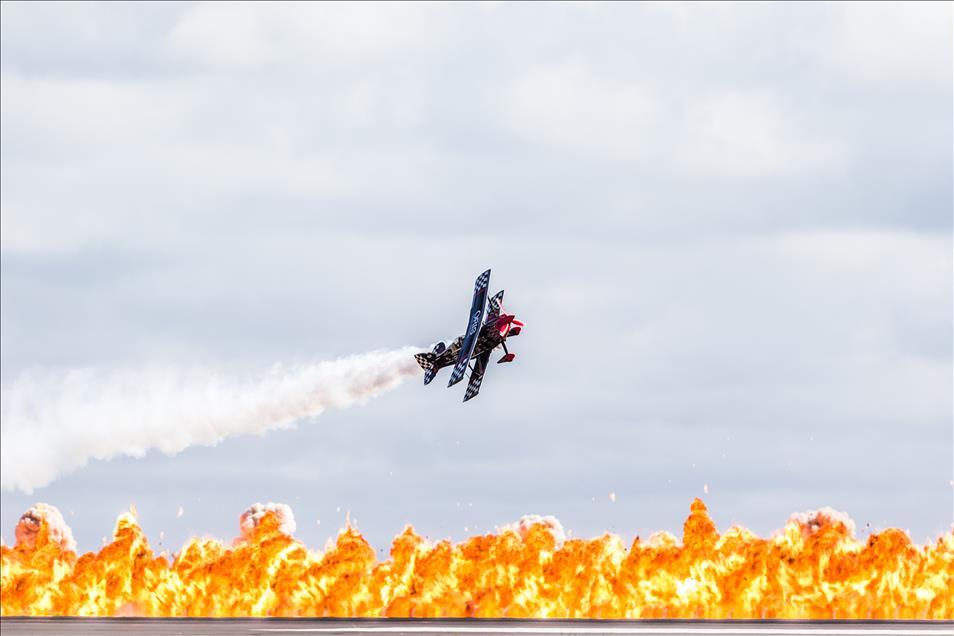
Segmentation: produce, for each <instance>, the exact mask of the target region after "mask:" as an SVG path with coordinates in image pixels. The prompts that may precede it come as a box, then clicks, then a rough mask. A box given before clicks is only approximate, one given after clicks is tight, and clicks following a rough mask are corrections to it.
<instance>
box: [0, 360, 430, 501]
mask: <svg viewBox="0 0 954 636" xmlns="http://www.w3.org/2000/svg"><path fill="white" fill-rule="evenodd" d="M416 351H417V349H414V348H411V347H407V348H404V349H399V350H395V351H384V352H380V351H379V352H372V353H367V354H363V355H357V356H351V357H347V358H340V359H338V360H334V361H330V362H319V363H314V364H305V365H297V366H292V367H284V366H280V365H276V366H275V367H273V368H271V369H270V370H269V371H267V372H266V373H264V374H262V375H260V376H258V377H255V378H251V379H239V378H234V377H232V378H229V377H223V376H222V375H221V374H218V373H208V372H204V373H203V372H195V371H193V372H190V373H186V374H183V373H179V372H171V371H159V370H153V371H143V372H135V373H132V372H122V373H121V372H107V371H100V370H94V369H83V370H72V371H66V372H50V371H41V370H35V371H30V372H26V373H24V374H22V375H21V376H19V377H18V378H17V379H16V380H15V381H14V382H13V383H12V384H11V385H10V387H9V388H5V389H4V390H3V391H2V399H0V488H2V489H3V490H21V491H23V492H25V493H27V494H29V493H31V492H32V491H33V489H35V488H39V487H41V486H45V485H47V484H49V483H50V482H52V481H53V480H55V479H56V478H58V477H59V476H60V475H62V474H64V473H66V472H69V471H72V470H75V469H77V468H80V467H82V466H84V465H85V464H86V463H87V462H88V461H89V460H91V459H110V458H113V457H118V456H121V455H127V456H132V457H141V456H142V455H144V454H145V453H146V452H147V451H149V450H150V449H158V450H160V451H162V452H163V453H166V454H168V455H174V454H176V453H178V452H180V451H182V450H185V449H186V448H189V447H190V446H196V445H204V446H209V445H214V444H216V443H218V442H220V441H221V440H223V439H225V438H227V437H232V436H234V435H242V434H247V433H263V432H265V431H268V430H271V429H274V428H281V427H287V426H289V425H290V424H292V423H293V422H294V421H296V420H298V419H301V418H304V417H309V416H316V415H319V414H320V413H322V412H323V411H324V410H325V409H328V408H346V407H348V406H351V405H352V404H361V403H363V402H365V401H367V400H368V399H370V398H371V397H374V396H375V395H377V394H379V393H382V392H384V391H387V390H389V389H392V388H394V387H396V386H397V385H398V384H400V383H401V382H402V381H403V380H404V379H406V378H408V377H411V376H414V375H417V374H419V373H420V372H421V370H420V367H419V366H418V364H417V362H415V360H414V358H413V354H414V353H415V352H416Z"/></svg>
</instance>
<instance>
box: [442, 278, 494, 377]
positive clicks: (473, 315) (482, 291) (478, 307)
mask: <svg viewBox="0 0 954 636" xmlns="http://www.w3.org/2000/svg"><path fill="white" fill-rule="evenodd" d="M489 285H490V270H489V269H488V270H487V271H486V272H484V273H483V274H481V275H480V276H478V277H477V281H476V282H475V283H474V302H473V303H471V305H470V317H469V318H468V322H467V331H465V332H464V342H463V343H462V344H461V346H460V354H459V355H458V356H457V364H456V365H454V372H453V373H452V374H451V377H450V381H449V382H448V383H447V386H454V385H455V384H457V383H458V382H460V381H461V379H462V378H463V377H464V371H466V370H467V363H468V362H470V356H471V355H473V353H474V345H476V344H477V336H478V335H479V334H480V326H481V319H482V318H483V317H484V304H485V303H486V302H487V287H488V286H489Z"/></svg>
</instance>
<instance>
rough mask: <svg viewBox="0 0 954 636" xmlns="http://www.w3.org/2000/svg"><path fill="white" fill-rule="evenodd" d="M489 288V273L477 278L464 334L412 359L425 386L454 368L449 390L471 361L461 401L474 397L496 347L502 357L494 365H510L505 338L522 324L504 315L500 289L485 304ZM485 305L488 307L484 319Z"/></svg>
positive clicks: (448, 384) (516, 331)
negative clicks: (415, 361) (468, 379)
mask: <svg viewBox="0 0 954 636" xmlns="http://www.w3.org/2000/svg"><path fill="white" fill-rule="evenodd" d="M489 287H490V270H489V269H488V270H487V271H486V272H484V273H483V274H481V275H480V276H478V277H477V282H476V283H475V284H474V301H473V303H471V306H470V314H469V315H468V319H467V331H466V333H464V335H462V336H458V337H457V338H455V339H454V341H453V342H452V343H451V344H450V346H446V345H445V344H444V343H443V342H438V343H437V344H436V345H434V349H433V350H431V351H428V352H425V353H418V354H417V355H415V356H414V358H415V359H416V360H417V362H418V364H420V365H421V368H423V369H424V384H430V383H431V380H433V379H434V376H436V375H437V372H438V371H439V370H440V369H443V368H444V367H449V366H451V365H454V371H453V372H452V373H451V377H450V381H449V382H448V383H447V386H448V387H452V386H454V385H455V384H457V383H458V382H460V381H461V379H462V378H463V377H464V373H465V371H466V370H467V367H468V364H469V363H470V360H471V359H472V358H473V360H474V365H473V367H471V370H470V382H468V383H467V390H466V391H465V392H464V402H466V401H467V400H469V399H470V398H472V397H474V396H475V395H477V393H478V392H479V391H480V382H481V381H482V380H483V379H484V373H485V372H486V371H487V363H488V362H490V354H491V352H493V350H494V349H496V348H497V347H503V350H504V355H503V357H502V358H500V360H497V363H498V364H499V363H501V362H511V361H513V359H514V354H512V353H510V352H509V351H507V338H509V337H511V336H516V335H519V334H520V330H521V329H522V328H523V323H522V322H520V321H519V320H517V319H516V317H515V316H514V315H513V314H505V313H504V312H503V295H504V293H503V290H500V291H499V292H497V293H496V294H494V296H493V297H492V298H491V299H490V302H489V303H488V302H487V289H488V288H489ZM484 305H487V308H486V314H487V317H486V318H484V313H485V312H484Z"/></svg>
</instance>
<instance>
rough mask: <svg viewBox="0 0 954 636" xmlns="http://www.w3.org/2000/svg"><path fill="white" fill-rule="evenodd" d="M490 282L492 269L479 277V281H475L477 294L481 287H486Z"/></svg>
mask: <svg viewBox="0 0 954 636" xmlns="http://www.w3.org/2000/svg"><path fill="white" fill-rule="evenodd" d="M489 284H490V270H489V269H488V270H487V271H486V272H484V273H483V274H481V275H480V276H478V277H477V281H476V282H475V283H474V293H475V294H476V293H477V292H479V291H480V290H481V288H483V287H486V286H487V285H489Z"/></svg>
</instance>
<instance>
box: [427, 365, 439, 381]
mask: <svg viewBox="0 0 954 636" xmlns="http://www.w3.org/2000/svg"><path fill="white" fill-rule="evenodd" d="M437 371H438V369H437V367H430V368H428V369H425V370H424V384H430V383H431V380H433V379H434V376H435V375H437Z"/></svg>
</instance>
